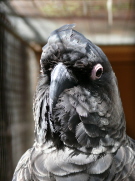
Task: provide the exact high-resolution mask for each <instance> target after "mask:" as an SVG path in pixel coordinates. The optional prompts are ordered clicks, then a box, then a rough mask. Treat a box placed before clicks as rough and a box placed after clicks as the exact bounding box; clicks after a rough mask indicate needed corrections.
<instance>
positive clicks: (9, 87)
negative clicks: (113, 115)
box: [0, 0, 135, 181]
mask: <svg viewBox="0 0 135 181" xmlns="http://www.w3.org/2000/svg"><path fill="white" fill-rule="evenodd" d="M134 22H135V1H134V0H102V1H99V0H89V1H88V0H85V1H81V0H74V1H72V0H69V1H67V0H57V1H56V0H54V1H51V0H25V1H24V0H9V1H1V2H0V181H10V180H11V178H12V175H13V171H14V168H15V166H16V164H17V162H18V160H19V158H20V157H21V155H22V154H23V153H24V152H25V151H26V150H27V149H28V148H30V147H31V146H32V144H33V140H34V121H33V115H32V114H33V113H32V101H33V96H34V91H35V86H36V82H37V77H38V75H39V69H40V68H39V60H40V55H41V52H42V46H44V45H45V44H46V42H47V38H48V36H49V34H50V33H51V32H52V31H53V30H55V29H57V28H59V27H60V26H62V25H64V24H70V23H76V27H75V29H76V30H77V31H79V32H80V33H82V34H84V35H85V36H86V37H87V38H88V39H90V40H91V41H92V42H93V43H95V44H97V45H98V46H100V47H101V49H102V50H103V51H104V52H105V54H106V55H107V57H108V59H109V60H110V62H111V64H112V66H113V69H114V71H115V73H116V76H117V78H118V84H119V89H120V94H121V98H122V102H123V107H124V111H125V115H126V121H127V133H128V135H130V136H131V137H132V138H134V139H135V131H134V130H135V80H134V79H135V23H134Z"/></svg>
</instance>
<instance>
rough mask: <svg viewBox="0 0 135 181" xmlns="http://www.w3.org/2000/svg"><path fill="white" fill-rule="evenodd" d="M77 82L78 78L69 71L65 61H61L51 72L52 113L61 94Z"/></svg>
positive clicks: (50, 95)
mask: <svg viewBox="0 0 135 181" xmlns="http://www.w3.org/2000/svg"><path fill="white" fill-rule="evenodd" d="M76 84H77V80H76V78H75V77H74V76H73V75H72V74H71V73H69V72H68V70H67V67H66V66H65V65H64V64H63V63H61V62H60V63H59V64H58V65H56V67H55V68H54V69H53V71H52V73H51V83H50V90H49V107H50V112H51V113H52V110H53V108H54V107H55V105H56V103H57V100H58V97H59V95H60V94H61V93H62V92H63V91H64V90H65V89H68V88H71V87H73V86H75V85H76Z"/></svg>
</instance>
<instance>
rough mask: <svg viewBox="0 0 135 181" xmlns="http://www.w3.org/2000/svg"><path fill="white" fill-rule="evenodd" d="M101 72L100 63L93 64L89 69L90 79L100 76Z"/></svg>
mask: <svg viewBox="0 0 135 181" xmlns="http://www.w3.org/2000/svg"><path fill="white" fill-rule="evenodd" d="M102 73H103V67H102V65H101V64H97V65H95V66H94V67H93V69H92V71H91V79H92V80H96V79H99V78H100V77H101V75H102Z"/></svg>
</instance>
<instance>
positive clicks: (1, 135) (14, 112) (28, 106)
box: [0, 16, 38, 181]
mask: <svg viewBox="0 0 135 181" xmlns="http://www.w3.org/2000/svg"><path fill="white" fill-rule="evenodd" d="M1 21H2V22H3V23H5V24H8V26H10V24H9V23H8V22H7V20H6V18H4V16H1ZM31 59H32V60H31ZM36 63H37V62H36V59H35V56H34V53H33V52H32V50H30V48H29V47H27V46H26V45H24V44H23V43H22V42H21V41H20V40H18V39H17V38H16V37H14V36H13V35H12V34H11V32H9V31H7V30H6V29H5V28H4V27H1V28H0V180H1V181H9V180H11V178H12V174H13V171H14V168H15V166H16V164H17V162H18V160H19V158H20V157H21V155H22V154H23V153H24V152H25V151H26V150H27V149H28V148H29V147H31V145H32V142H33V124H34V123H33V116H32V98H33V89H32V87H33V88H34V85H35V81H36V78H35V77H36V76H37V74H36V73H37V72H38V66H37V64H36ZM32 79H34V80H35V81H33V80H32ZM28 138H29V139H28Z"/></svg>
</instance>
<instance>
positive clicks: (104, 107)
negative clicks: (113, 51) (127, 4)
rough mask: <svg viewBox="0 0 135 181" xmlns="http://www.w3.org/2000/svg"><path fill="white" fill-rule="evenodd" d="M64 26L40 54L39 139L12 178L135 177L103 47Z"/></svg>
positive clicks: (119, 180)
mask: <svg viewBox="0 0 135 181" xmlns="http://www.w3.org/2000/svg"><path fill="white" fill-rule="evenodd" d="M73 27H74V24H71V25H64V26H62V27H61V28H59V29H57V30H55V31H54V32H52V33H51V35H50V37H49V39H48V43H47V44H46V45H45V46H44V47H43V53H42V55H41V60H40V64H41V75H40V77H39V81H38V85H37V89H36V94H35V99H34V108H33V110H34V119H35V142H34V145H33V147H32V148H31V149H29V150H28V151H27V152H26V153H25V154H24V155H23V156H22V158H21V159H20V161H19V163H18V165H17V168H16V170H15V173H14V176H13V181H135V141H134V140H132V139H131V138H130V137H128V136H127V134H126V125H125V117H124V112H123V108H122V103H121V99H120V95H119V91H118V86H117V80H116V77H115V74H114V72H113V70H112V67H111V65H110V63H109V61H108V59H107V57H106V56H105V54H104V53H103V52H102V50H101V49H100V48H99V47H98V46H96V45H94V44H93V43H92V42H91V41H89V40H88V39H86V38H85V37H84V36H83V35H82V34H80V33H79V32H77V31H75V30H73Z"/></svg>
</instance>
